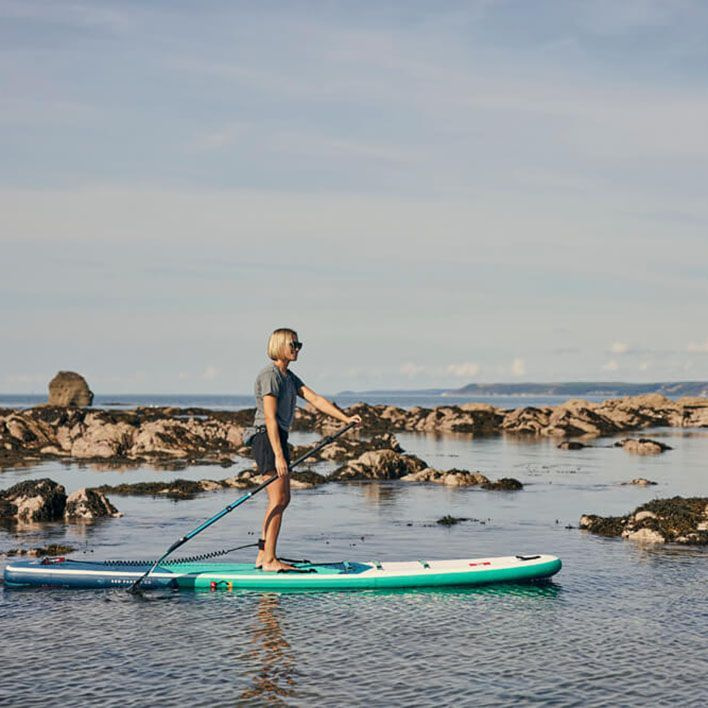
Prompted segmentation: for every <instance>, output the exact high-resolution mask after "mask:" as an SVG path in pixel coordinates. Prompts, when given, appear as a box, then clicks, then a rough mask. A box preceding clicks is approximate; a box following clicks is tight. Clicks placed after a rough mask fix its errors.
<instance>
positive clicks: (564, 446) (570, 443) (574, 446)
mask: <svg viewBox="0 0 708 708" xmlns="http://www.w3.org/2000/svg"><path fill="white" fill-rule="evenodd" d="M556 447H557V448H558V449H559V450H582V449H583V448H586V447H590V446H589V445H584V444H583V443H581V442H578V441H577V440H564V441H563V442H562V443H561V444H560V445H557V446H556Z"/></svg>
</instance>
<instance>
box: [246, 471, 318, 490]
mask: <svg viewBox="0 0 708 708" xmlns="http://www.w3.org/2000/svg"><path fill="white" fill-rule="evenodd" d="M237 479H239V480H242V481H243V482H245V483H247V484H248V485H249V486H255V485H257V484H262V483H263V482H265V481H266V480H267V479H268V475H265V474H259V473H258V472H257V471H255V470H243V471H242V472H240V473H239V474H238V477H237ZM328 481H329V479H328V478H327V477H325V476H323V475H321V474H319V473H318V472H315V471H313V470H307V469H306V470H293V471H292V472H291V473H290V487H291V488H292V489H312V487H317V486H319V485H320V484H325V483H326V482H328Z"/></svg>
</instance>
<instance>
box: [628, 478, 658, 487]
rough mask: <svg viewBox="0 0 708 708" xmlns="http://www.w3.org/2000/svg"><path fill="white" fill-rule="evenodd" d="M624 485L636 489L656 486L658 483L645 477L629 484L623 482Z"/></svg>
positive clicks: (633, 480)
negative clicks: (632, 486)
mask: <svg viewBox="0 0 708 708" xmlns="http://www.w3.org/2000/svg"><path fill="white" fill-rule="evenodd" d="M622 484H623V485H625V486H626V485H630V484H632V485H634V486H635V487H651V486H652V485H655V484H656V482H652V481H651V480H650V479H645V478H644V477H637V478H636V479H632V480H630V481H629V482H622Z"/></svg>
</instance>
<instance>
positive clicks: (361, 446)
mask: <svg viewBox="0 0 708 708" xmlns="http://www.w3.org/2000/svg"><path fill="white" fill-rule="evenodd" d="M347 412H348V413H350V414H354V413H357V414H359V415H361V416H362V419H363V425H362V427H360V428H358V429H357V430H356V431H352V432H351V433H350V434H348V435H347V436H346V437H344V438H342V439H339V440H337V441H336V442H335V443H334V444H332V445H330V446H328V447H325V448H323V450H321V451H320V452H319V453H318V454H317V456H315V457H314V458H313V461H317V460H330V461H337V462H344V461H347V460H354V459H357V458H359V457H361V455H362V454H364V453H365V452H366V451H369V450H371V449H372V448H373V449H376V450H384V449H386V450H388V449H391V450H394V451H396V452H401V450H400V445H398V442H397V441H396V439H395V437H394V436H393V435H392V434H391V431H394V430H396V431H398V430H407V431H425V432H436V433H440V432H443V433H467V434H472V435H488V434H492V433H497V434H498V433H500V432H501V433H505V434H511V433H513V434H527V435H544V436H557V437H573V438H576V437H578V436H582V437H591V436H598V435H615V434H617V433H620V432H623V431H628V430H638V429H641V428H646V427H649V426H662V425H663V426H675V427H699V426H702V427H708V399H703V398H701V399H694V398H692V399H681V400H679V401H671V400H669V399H667V398H664V397H663V396H659V395H654V394H652V395H647V396H636V397H633V398H621V399H615V400H608V401H604V402H602V403H589V402H587V401H581V400H573V401H567V402H566V403H564V404H563V405H561V406H555V407H524V408H518V409H515V410H502V409H499V408H494V407H493V406H490V405H487V404H475V403H470V404H465V405H462V406H439V407H438V408H434V409H428V408H420V407H414V408H411V409H410V410H405V409H403V408H397V407H395V406H370V405H367V404H365V403H357V404H355V405H353V406H351V407H350V408H349V409H348V411H347ZM252 421H253V409H248V410H242V411H235V412H230V411H212V410H207V409H200V408H186V409H179V408H171V407H162V408H136V409H135V410H129V411H116V410H86V409H83V408H71V407H49V406H43V407H39V408H31V409H28V410H10V409H0V466H3V465H10V464H20V463H22V462H23V461H27V460H29V461H37V460H41V459H48V458H67V459H77V460H90V461H94V462H97V461H101V460H107V461H116V462H131V461H137V462H149V463H152V464H164V463H165V462H166V461H172V462H173V463H174V464H177V463H179V462H180V461H181V462H183V463H185V464H186V463H194V462H204V463H207V464H221V465H223V466H228V465H230V464H232V462H233V459H232V457H233V456H234V455H247V454H249V452H250V451H249V449H248V448H245V447H244V446H243V444H242V443H243V432H244V429H245V428H246V427H247V426H249V425H251V423H252ZM295 427H296V429H300V430H313V429H315V430H318V431H320V432H322V433H331V432H333V431H334V430H337V429H339V428H340V427H341V424H340V423H339V422H337V421H335V420H333V419H331V418H325V417H324V416H322V415H321V414H319V413H316V412H313V411H312V410H302V409H299V410H298V412H297V414H296V426H295ZM372 434H373V436H374V437H373V438H372V439H371V440H365V439H362V436H369V435H372ZM582 444H583V443H580V442H578V441H576V440H573V441H568V443H567V445H563V447H564V448H565V449H577V448H578V446H579V445H582ZM659 445H661V444H660V443H659ZM304 449H305V448H296V449H295V455H296V456H297V455H299V454H300V453H301V452H303V451H304Z"/></svg>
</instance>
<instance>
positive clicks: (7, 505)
mask: <svg viewBox="0 0 708 708" xmlns="http://www.w3.org/2000/svg"><path fill="white" fill-rule="evenodd" d="M65 505H66V491H65V490H64V487H62V486H61V484H57V483H56V482H54V481H53V480H51V479H34V480H33V479H28V480H25V481H24V482H19V483H18V484H15V485H14V486H12V487H10V488H9V489H6V490H4V491H0V518H1V519H5V520H7V521H19V522H22V523H33V522H37V521H58V520H59V519H61V518H63V516H64V507H65Z"/></svg>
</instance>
